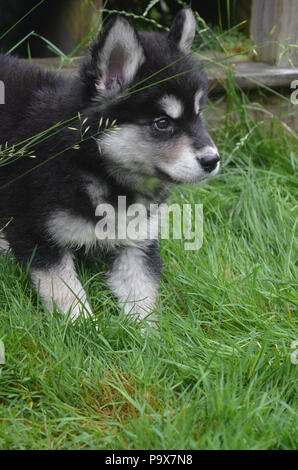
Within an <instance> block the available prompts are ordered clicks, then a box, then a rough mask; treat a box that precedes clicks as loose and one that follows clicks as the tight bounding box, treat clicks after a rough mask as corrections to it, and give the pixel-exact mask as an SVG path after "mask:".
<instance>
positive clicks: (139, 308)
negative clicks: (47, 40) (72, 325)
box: [107, 244, 161, 320]
mask: <svg viewBox="0 0 298 470" xmlns="http://www.w3.org/2000/svg"><path fill="white" fill-rule="evenodd" d="M160 271H161V263H160V257H159V251H158V247H157V244H152V245H151V246H150V247H146V248H143V249H142V248H132V247H127V248H126V247H125V248H121V249H119V250H118V252H117V254H116V256H115V257H114V259H113V262H112V266H111V269H110V271H109V273H108V275H107V284H108V286H109V287H110V289H111V290H112V292H113V293H114V294H115V296H116V297H117V298H118V300H119V303H120V306H121V307H123V309H124V312H125V313H126V314H130V315H133V316H134V317H135V319H136V320H141V319H143V318H145V317H149V316H150V313H151V312H152V310H153V309H154V306H155V303H156V297H157V293H158V289H159V279H160ZM150 320H154V318H153V317H152V315H151V316H150Z"/></svg>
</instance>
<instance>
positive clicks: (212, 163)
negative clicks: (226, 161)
mask: <svg viewBox="0 0 298 470" xmlns="http://www.w3.org/2000/svg"><path fill="white" fill-rule="evenodd" d="M197 160H198V162H199V163H200V165H201V166H202V168H203V169H204V170H205V171H207V172H208V173H211V171H213V170H215V168H216V166H217V164H218V162H219V155H218V154H217V153H212V154H209V155H208V154H207V155H204V157H201V158H197Z"/></svg>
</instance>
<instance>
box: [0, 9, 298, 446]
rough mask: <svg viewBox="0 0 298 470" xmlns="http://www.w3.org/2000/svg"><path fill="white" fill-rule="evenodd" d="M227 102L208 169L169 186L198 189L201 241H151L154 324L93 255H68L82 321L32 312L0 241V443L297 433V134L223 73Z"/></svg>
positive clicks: (1, 155)
mask: <svg viewBox="0 0 298 470" xmlns="http://www.w3.org/2000/svg"><path fill="white" fill-rule="evenodd" d="M227 3H229V2H227ZM208 31H209V30H208ZM208 31H207V32H208ZM208 34H209V32H208ZM227 37H228V36H227ZM219 39H220V40H222V41H226V37H220V38H218V37H214V42H216V41H217V42H218V40H219ZM200 47H201V46H200ZM200 47H199V48H200ZM201 48H202V47H201ZM28 51H30V48H29V49H28ZM29 53H30V52H29ZM289 94H290V91H289ZM221 100H222V98H220V99H218V102H215V101H213V102H212V103H211V102H210V103H209V107H210V108H214V109H217V107H218V106H219V105H221V106H222V104H220V101H221ZM226 102H227V112H226V113H222V114H220V113H219V117H217V118H216V120H213V121H212V122H211V123H210V126H209V127H211V128H213V131H212V133H213V136H214V140H215V142H216V144H217V146H218V148H219V150H220V153H221V156H222V160H223V170H222V173H221V175H220V176H219V177H217V178H216V179H215V180H214V181H213V182H212V183H211V184H209V185H205V186H203V187H200V188H195V187H192V188H177V189H175V190H174V191H173V193H172V196H171V202H178V203H181V204H182V203H193V204H194V203H202V204H203V206H204V243H203V246H202V248H201V250H199V251H185V250H184V249H183V245H184V241H177V240H175V241H173V240H169V241H166V240H163V241H162V243H161V247H162V258H163V265H164V271H163V276H162V285H161V292H160V297H159V305H158V308H157V310H158V312H159V318H160V327H159V329H158V330H149V332H148V334H146V335H145V336H144V335H142V332H141V326H140V325H135V324H133V323H132V322H130V321H129V320H128V319H127V318H126V317H125V316H123V315H116V314H115V312H117V306H116V301H115V299H114V298H113V296H112V294H111V293H110V291H109V290H108V289H107V287H106V286H105V284H104V282H103V281H102V273H103V272H104V271H105V269H106V267H105V265H104V264H103V263H102V261H101V260H100V259H88V260H86V262H81V261H80V262H78V271H79V274H80V278H81V280H82V281H83V283H84V285H85V288H86V291H87V293H88V297H89V300H90V302H91V305H92V307H93V310H94V312H95V313H96V315H97V324H98V330H96V328H95V325H94V324H93V323H92V322H91V321H90V322H88V321H85V322H81V323H79V324H76V325H75V326H72V325H71V324H69V322H68V319H66V318H61V317H60V316H58V314H54V315H53V316H52V317H48V318H46V317H45V316H44V314H43V311H44V309H43V306H42V304H41V301H40V299H39V298H38V296H37V294H36V293H35V292H34V291H33V289H32V287H31V284H30V282H29V278H28V273H26V272H24V271H23V270H22V269H21V268H20V266H19V265H18V264H17V263H16V262H15V260H14V259H13V258H12V256H11V255H10V254H3V253H2V254H0V340H2V341H3V342H4V344H5V349H6V363H5V365H3V366H2V368H1V369H0V373H1V375H0V449H95V448H97V449H98V448H100V449H295V448H297V377H298V365H295V364H293V363H292V361H291V353H292V352H293V350H292V349H291V343H292V341H294V340H298V329H297V276H296V270H295V261H296V258H297V245H296V242H295V227H296V226H295V223H296V222H295V221H296V215H297V207H298V206H297V185H296V181H297V175H296V174H295V162H296V165H297V153H298V151H297V147H298V146H297V135H296V134H295V132H294V130H293V129H290V128H289V127H288V126H287V125H285V123H284V121H283V119H279V118H278V117H274V116H268V112H267V111H266V110H265V108H262V106H260V105H258V107H257V109H258V110H259V111H258V114H257V118H256V119H253V117H252V114H251V113H252V109H256V105H255V103H253V102H252V101H250V100H249V98H248V96H247V95H246V94H245V93H243V92H241V91H239V90H237V87H236V86H235V84H234V82H233V80H232V79H231V80H230V81H229V82H228V84H227V85H226ZM295 111H296V108H295V107H294V105H293V106H292V110H291V112H292V113H294V112H295ZM45 137H46V135H45V136H42V138H45ZM8 157H10V155H9V154H7V151H6V150H5V149H2V150H1V148H0V164H4V163H5V162H6V158H8ZM14 157H15V158H19V157H20V155H18V154H17V155H15V154H13V155H12V158H14ZM20 236H21V235H20ZM0 367H1V366H0Z"/></svg>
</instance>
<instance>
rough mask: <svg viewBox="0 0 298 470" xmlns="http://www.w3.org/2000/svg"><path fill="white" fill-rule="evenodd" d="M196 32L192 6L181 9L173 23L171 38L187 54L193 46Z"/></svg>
mask: <svg viewBox="0 0 298 470" xmlns="http://www.w3.org/2000/svg"><path fill="white" fill-rule="evenodd" d="M195 33H196V19H195V16H194V14H193V12H192V9H191V8H190V7H186V8H183V9H182V10H180V11H179V12H178V13H177V15H176V16H175V18H174V21H173V23H172V26H171V29H170V32H169V39H170V40H171V41H173V42H174V43H175V44H176V45H177V47H178V49H180V51H181V52H183V53H184V54H187V53H188V52H189V51H190V49H191V46H192V42H193V40H194V37H195Z"/></svg>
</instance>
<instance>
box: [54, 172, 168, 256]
mask: <svg viewBox="0 0 298 470" xmlns="http://www.w3.org/2000/svg"><path fill="white" fill-rule="evenodd" d="M148 183H149V184H148ZM80 192H81V193H82V192H84V193H85V194H86V195H87V197H88V199H89V203H90V209H91V211H88V212H91V213H93V214H94V217H91V218H90V217H86V215H85V214H83V213H81V212H80V211H78V210H77V208H76V207H69V208H65V207H64V208H61V209H55V210H54V211H51V212H50V213H49V216H48V218H47V221H46V232H47V235H48V236H49V238H50V239H51V240H52V241H54V242H55V243H57V244H58V245H59V246H61V247H67V248H72V249H79V248H82V247H84V248H85V250H86V251H89V250H93V249H96V248H101V249H103V250H106V251H112V250H113V249H114V248H117V247H119V246H127V247H129V246H130V247H142V246H143V247H146V246H147V245H148V244H150V243H151V242H150V240H151V241H152V239H157V238H158V234H159V230H160V215H159V204H160V203H162V202H164V201H165V200H166V199H167V195H168V188H167V186H166V185H164V184H161V183H160V181H159V182H158V183H157V182H155V181H149V182H148V181H146V182H145V184H144V185H140V187H139V188H137V189H135V190H130V191H123V188H115V187H113V186H111V185H109V184H108V183H106V182H105V181H103V180H101V179H99V178H97V177H94V176H90V175H85V176H83V177H82V183H81V188H80ZM119 201H120V202H119ZM136 205H141V209H142V210H141V211H140V212H139V211H138V210H137V209H138V208H137V207H136ZM107 206H109V207H108V208H109V209H110V210H108V211H105V207H107ZM134 211H136V212H135V214H136V216H137V217H138V220H139V221H140V222H141V223H140V224H139V225H140V226H138V230H137V232H136V234H135V236H134V237H131V236H130V235H129V233H125V234H124V233H123V223H125V225H126V227H127V226H128V224H129V223H130V222H131V221H132V219H133V218H134V215H132V214H133V213H134ZM98 214H100V215H98ZM103 218H104V221H103ZM101 221H102V222H104V224H105V225H106V227H107V226H110V227H115V237H110V236H107V238H105V239H99V238H98V236H97V231H96V226H97V224H98V223H99V222H101ZM120 221H121V222H120ZM123 221H124V222H123ZM120 223H122V229H121V233H120V230H118V229H119V224H120Z"/></svg>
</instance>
